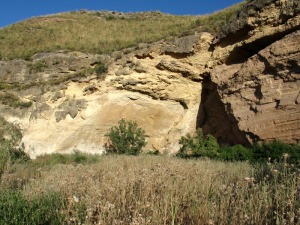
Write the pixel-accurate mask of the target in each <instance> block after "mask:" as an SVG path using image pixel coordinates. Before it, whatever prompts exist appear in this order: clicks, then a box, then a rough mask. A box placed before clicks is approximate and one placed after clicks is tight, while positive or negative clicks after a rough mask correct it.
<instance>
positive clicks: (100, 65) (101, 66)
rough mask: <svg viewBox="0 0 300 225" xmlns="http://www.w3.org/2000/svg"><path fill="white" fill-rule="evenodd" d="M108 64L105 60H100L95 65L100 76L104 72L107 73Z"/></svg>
mask: <svg viewBox="0 0 300 225" xmlns="http://www.w3.org/2000/svg"><path fill="white" fill-rule="evenodd" d="M107 70H108V68H107V65H106V64H105V63H103V62H98V63H97V65H96V66H95V72H96V74H97V76H98V77H101V76H102V75H103V74H105V73H107Z"/></svg>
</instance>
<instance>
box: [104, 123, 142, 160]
mask: <svg viewBox="0 0 300 225" xmlns="http://www.w3.org/2000/svg"><path fill="white" fill-rule="evenodd" d="M118 123H119V125H118V126H114V127H111V128H110V129H109V131H108V133H107V134H106V136H108V137H109V141H108V143H107V144H106V145H105V148H106V151H107V152H108V153H116V154H127V155H138V154H139V153H140V152H141V150H142V148H143V147H145V146H146V144H147V142H146V134H145V131H144V130H143V129H142V128H139V127H138V124H137V123H136V122H135V121H126V120H124V119H122V120H120V121H119V122H118Z"/></svg>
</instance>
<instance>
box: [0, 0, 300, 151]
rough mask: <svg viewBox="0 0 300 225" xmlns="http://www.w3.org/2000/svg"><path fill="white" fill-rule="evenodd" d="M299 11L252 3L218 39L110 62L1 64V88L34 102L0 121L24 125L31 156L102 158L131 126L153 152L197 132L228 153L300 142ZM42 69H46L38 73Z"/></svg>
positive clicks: (94, 58) (48, 58)
mask: <svg viewBox="0 0 300 225" xmlns="http://www.w3.org/2000/svg"><path fill="white" fill-rule="evenodd" d="M299 6H300V3H299V0H293V1H284V0H264V1H261V0H260V1H259V0H256V1H251V2H250V3H249V5H247V6H246V7H245V8H244V9H243V10H242V11H241V12H240V13H239V15H238V16H237V18H236V19H235V20H233V21H231V22H230V23H229V25H228V26H227V27H225V28H224V30H223V32H222V33H221V34H220V35H219V36H218V37H214V36H212V35H211V34H208V33H201V34H197V33H196V34H195V35H190V36H187V37H181V38H176V39H175V40H174V41H173V42H165V41H160V42H157V43H154V44H144V45H140V46H137V47H136V48H132V49H130V51H129V50H126V51H123V52H115V53H113V54H112V55H111V56H101V55H87V54H83V53H79V52H73V53H72V52H71V53H62V52H58V53H47V54H46V53H45V54H37V55H35V56H34V57H33V62H26V61H22V60H13V61H7V62H0V79H1V82H4V83H6V84H9V83H10V84H11V87H13V85H12V83H18V84H23V86H22V88H20V87H19V88H17V89H16V88H15V89H14V88H11V89H9V90H7V89H6V90H4V91H6V92H9V93H13V94H15V95H17V96H19V98H20V99H21V100H24V101H31V102H33V105H32V106H31V107H30V108H29V109H20V108H18V109H13V108H11V107H9V106H7V105H1V104H0V110H1V115H3V116H4V117H5V118H6V119H7V120H8V121H10V122H13V123H17V124H19V125H20V127H21V129H22V132H23V139H22V142H23V143H24V145H25V147H26V151H27V152H28V153H30V155H31V156H32V157H35V156H37V155H41V154H45V153H52V152H71V151H73V150H79V151H84V152H102V151H103V150H104V148H103V145H104V144H105V142H106V138H107V137H105V133H106V132H107V131H108V129H109V128H110V127H111V126H113V125H116V124H117V122H118V120H120V119H122V118H125V119H130V120H136V121H137V122H138V124H139V125H140V126H141V127H142V128H143V129H145V130H146V132H147V134H148V135H149V138H148V145H147V146H146V149H147V150H153V149H158V150H160V151H167V152H170V153H171V152H176V151H177V150H178V149H179V145H178V140H179V139H180V137H181V136H182V135H185V134H187V133H193V132H195V130H196V128H202V129H203V131H204V132H205V133H211V134H213V135H214V136H216V137H217V138H218V140H219V142H220V143H224V144H237V143H242V144H250V143H252V142H254V141H259V140H267V141H268V140H272V139H280V140H283V141H286V142H293V143H295V142H299V140H300V107H299V106H300V104H299V103H300V47H299V46H300V45H299V40H300V31H298V30H299V27H300V15H299V12H300V10H299ZM99 61H101V62H105V63H107V64H109V65H110V66H109V68H108V73H107V74H106V75H105V76H99V74H98V75H97V74H96V72H93V68H95V67H96V65H97V63H98V62H99ZM39 62H42V63H46V65H47V66H45V67H42V69H32V68H34V65H37V64H38V63H39ZM77 75H79V76H77ZM82 75H84V76H82ZM68 76H69V78H70V77H73V78H71V79H68V81H64V82H62V83H61V84H57V83H58V81H59V79H62V81H63V79H64V78H65V77H68ZM24 84H26V85H27V86H26V85H25V86H24ZM0 92H1V91H0ZM2 92H3V91H2ZM0 94H1V93H0Z"/></svg>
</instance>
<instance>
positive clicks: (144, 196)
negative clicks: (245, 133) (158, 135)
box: [0, 153, 300, 224]
mask: <svg viewBox="0 0 300 225" xmlns="http://www.w3.org/2000/svg"><path fill="white" fill-rule="evenodd" d="M76 154H77V156H76ZM76 154H75V155H73V156H64V155H59V154H56V155H52V156H51V155H50V156H44V157H40V158H38V159H36V160H33V161H31V162H28V163H25V164H24V163H23V164H15V165H13V166H11V167H10V168H8V169H7V170H6V172H5V173H4V174H3V176H2V182H1V189H2V193H6V195H8V197H7V198H8V199H10V197H9V196H10V195H11V194H7V193H8V192H3V190H16V189H19V190H21V194H22V195H23V196H25V199H32V202H33V203H31V204H29V203H28V202H27V205H26V208H28V207H32V205H34V204H36V199H37V198H39V199H44V200H41V201H40V206H39V207H40V208H41V212H42V210H43V209H45V207H46V206H44V205H43V204H46V203H47V207H59V208H56V209H55V210H53V208H50V209H49V212H56V214H59V216H58V217H55V220H53V221H57V220H60V223H61V224H63V223H64V222H65V223H67V224H300V220H299V219H300V218H299V216H300V201H299V198H300V190H299V187H300V174H299V170H297V169H296V168H295V166H288V165H287V164H285V163H283V164H270V165H266V164H265V165H257V166H253V165H250V164H249V163H247V162H235V163H228V162H226V163H225V162H219V161H212V160H184V159H178V158H174V157H167V156H148V155H141V156H117V155H110V156H100V157H95V156H89V155H84V154H81V153H76ZM70 157H73V158H72V160H73V161H72V160H71V158H70ZM49 193H50V194H51V193H59V196H62V197H61V201H60V203H59V204H56V205H55V204H54V203H53V202H54V201H57V197H53V202H52V204H49V198H48V197H47V196H49V195H50V194H49ZM50 196H51V195H50ZM55 196H57V195H55ZM2 198H3V196H2ZM45 199H46V200H47V201H46V200H45ZM22 201H24V200H22ZM45 202H46V203H45ZM50 202H51V201H50ZM3 205H4V207H3ZM15 205H16V206H19V205H20V204H19V203H18V201H17V203H15ZM1 206H2V210H5V209H6V208H7V207H8V205H5V201H2V203H1V204H0V210H1ZM16 206H14V207H16ZM34 212H35V213H36V211H34ZM57 218H58V219H57ZM0 220H1V219H0ZM63 221H64V222H63ZM8 224H13V223H8ZM19 224H25V223H19ZM49 224H59V223H49Z"/></svg>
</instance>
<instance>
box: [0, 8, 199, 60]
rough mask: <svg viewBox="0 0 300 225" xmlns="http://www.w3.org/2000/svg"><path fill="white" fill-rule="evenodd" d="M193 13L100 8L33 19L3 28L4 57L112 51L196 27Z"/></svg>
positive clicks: (1, 42) (2, 48)
mask: <svg viewBox="0 0 300 225" xmlns="http://www.w3.org/2000/svg"><path fill="white" fill-rule="evenodd" d="M196 20H197V18H196V17H192V16H172V15H167V14H160V13H153V12H152V13H151V12H149V13H140V14H133V15H131V16H128V17H124V18H119V17H116V18H115V17H113V16H112V17H103V16H101V13H97V12H85V13H81V12H69V13H63V14H57V15H53V16H46V17H38V18H34V19H29V20H26V21H23V22H20V23H17V24H14V25H11V26H8V27H5V28H3V29H1V30H0V46H1V50H0V53H1V54H0V55H1V58H2V59H5V60H6V59H13V58H25V59H29V58H30V56H31V55H33V54H34V53H36V52H49V51H54V50H61V49H63V50H70V51H75V50H76V51H81V52H88V53H100V54H101V53H110V52H112V51H114V50H120V49H123V48H127V47H131V46H135V45H137V44H138V43H145V42H153V41H158V40H160V39H163V38H166V37H170V36H179V35H181V34H182V33H183V32H185V31H187V30H189V29H191V28H192V25H193V24H194V22H195V21H196Z"/></svg>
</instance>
